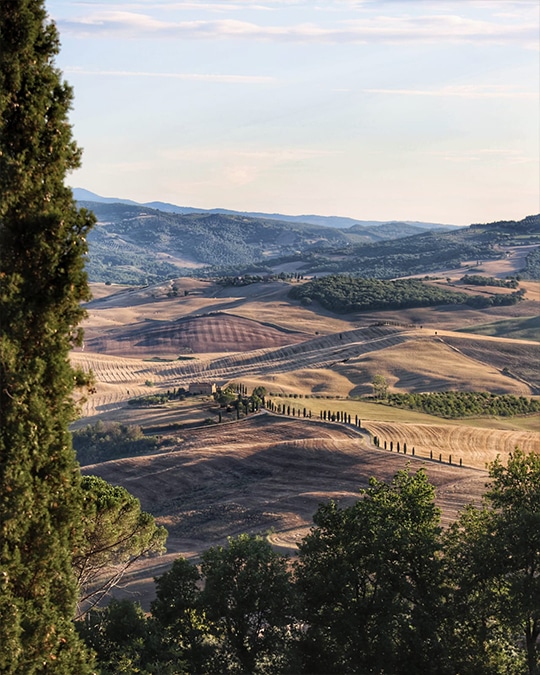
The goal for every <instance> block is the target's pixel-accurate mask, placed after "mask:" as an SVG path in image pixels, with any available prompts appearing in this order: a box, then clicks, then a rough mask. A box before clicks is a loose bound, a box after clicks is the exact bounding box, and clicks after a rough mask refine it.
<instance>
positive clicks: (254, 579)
mask: <svg viewBox="0 0 540 675" xmlns="http://www.w3.org/2000/svg"><path fill="white" fill-rule="evenodd" d="M201 573H202V576H203V579H204V581H205V584H204V590H203V592H202V597H201V601H202V606H203V607H204V610H205V613H206V616H207V618H208V619H209V621H210V622H211V626H212V630H213V632H214V635H215V637H216V639H218V640H219V641H220V643H221V645H222V649H221V655H220V656H221V659H222V660H221V669H220V672H225V671H226V672H228V673H235V672H238V673H254V672H257V671H258V669H259V668H260V667H261V665H262V664H263V663H265V664H266V666H267V668H269V670H268V672H280V670H281V669H282V668H283V667H284V661H285V658H286V654H287V639H288V635H289V633H290V631H289V627H290V624H291V620H292V614H291V612H292V607H291V599H292V593H291V590H292V585H291V580H290V575H289V571H288V569H287V558H286V557H285V556H283V555H280V554H279V553H276V552H275V551H274V550H273V549H272V547H271V546H270V544H269V543H268V542H267V541H266V540H265V539H263V538H262V537H260V536H252V535H247V534H242V535H240V536H239V537H237V538H229V541H228V546H216V547H213V548H210V549H208V550H207V551H205V552H204V553H203V555H202V564H201Z"/></svg>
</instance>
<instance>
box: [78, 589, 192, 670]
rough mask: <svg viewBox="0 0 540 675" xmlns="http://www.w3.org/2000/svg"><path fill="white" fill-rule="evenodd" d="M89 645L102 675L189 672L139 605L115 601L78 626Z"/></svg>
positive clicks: (155, 624)
mask: <svg viewBox="0 0 540 675" xmlns="http://www.w3.org/2000/svg"><path fill="white" fill-rule="evenodd" d="M77 629H78V631H79V633H80V635H81V636H82V637H83V639H84V640H85V642H86V644H87V645H88V646H89V647H90V648H91V649H92V650H93V651H94V652H95V653H96V656H97V662H98V666H99V672H100V675H118V674H119V673H126V674H127V675H133V673H138V675H178V673H184V672H189V671H188V669H187V668H184V667H183V664H182V663H179V662H177V661H176V660H175V658H174V655H173V654H171V653H169V651H168V650H167V646H166V644H165V643H164V641H163V637H162V634H161V630H160V626H159V624H157V623H156V621H154V620H153V619H152V617H147V616H146V615H145V613H144V611H143V609H142V608H141V606H140V605H139V604H138V603H135V602H132V601H131V600H116V599H114V598H113V599H112V600H111V601H110V603H109V604H108V605H107V607H103V608H97V609H93V610H91V611H90V612H88V614H87V615H86V616H85V617H84V619H83V620H82V621H79V622H77Z"/></svg>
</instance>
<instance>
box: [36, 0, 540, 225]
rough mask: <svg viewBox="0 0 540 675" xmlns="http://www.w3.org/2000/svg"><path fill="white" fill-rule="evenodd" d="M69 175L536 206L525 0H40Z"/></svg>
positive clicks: (503, 207)
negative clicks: (54, 40) (70, 154)
mask: <svg viewBox="0 0 540 675" xmlns="http://www.w3.org/2000/svg"><path fill="white" fill-rule="evenodd" d="M46 6H47V9H48V11H49V14H50V16H51V17H52V18H53V19H54V20H55V21H56V23H57V26H58V28H59V31H60V36H61V43H62V50H61V53H60V55H59V56H58V58H57V65H58V66H59V67H60V68H61V69H62V70H63V72H64V75H65V78H66V79H67V80H68V82H69V83H70V84H71V85H72V86H73V87H74V90H75V104H74V109H73V111H72V116H71V119H72V122H73V126H74V135H75V137H76V139H77V141H78V143H79V144H80V145H81V146H82V147H83V149H84V155H83V167H82V168H81V169H80V170H78V171H77V172H76V173H74V174H73V175H72V176H70V183H71V184H72V185H73V186H74V187H84V188H86V189H88V190H92V191H93V192H97V193H98V194H101V195H104V196H115V197H122V198H130V199H134V200H136V201H142V202H144V201H153V200H160V201H168V202H172V203H175V204H179V205H182V206H193V207H200V208H214V207H223V208H230V209H236V210H246V211H263V212H279V213H287V214H307V213H316V214H320V215H340V216H349V217H353V218H358V219H361V220H393V219H405V220H423V221H434V222H443V223H454V224H458V225H467V224H470V223H473V222H488V221H492V220H500V219H520V218H523V217H524V216H526V215H529V214H532V213H538V212H539V211H540V196H539V192H540V187H539V186H540V170H539V155H540V143H539V133H540V114H539V107H540V105H539V91H540V63H539V41H540V38H539V31H540V6H539V3H538V2H537V0H514V1H512V0H448V1H447V0H321V1H318V0H309V1H307V0H253V1H252V0H231V1H230V2H229V1H228V0H225V1H219V0H218V1H214V2H212V1H210V2H204V1H197V0H192V1H190V2H187V1H186V2H183V1H182V0H179V1H173V0H161V1H160V0H157V1H155V2H154V1H152V2H151V1H150V0H140V1H138V2H137V1H135V2H129V1H125V2H114V1H110V2H96V1H93V0H86V1H69V0H66V1H64V0H50V1H49V2H47V4H46Z"/></svg>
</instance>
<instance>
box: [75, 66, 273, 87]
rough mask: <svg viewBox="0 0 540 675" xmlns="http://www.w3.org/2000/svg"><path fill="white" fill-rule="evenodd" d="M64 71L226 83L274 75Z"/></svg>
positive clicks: (262, 81)
mask: <svg viewBox="0 0 540 675" xmlns="http://www.w3.org/2000/svg"><path fill="white" fill-rule="evenodd" d="M64 72H65V73H67V74H72V75H98V76H100V77H102V76H104V77H148V78H158V79H160V78H165V79H177V80H190V81H198V82H217V83H226V84H270V83H273V82H275V81H276V79H275V78H274V77H267V76H263V75H226V74H219V73H156V72H147V71H131V70H86V69H84V68H69V67H68V68H65V69H64Z"/></svg>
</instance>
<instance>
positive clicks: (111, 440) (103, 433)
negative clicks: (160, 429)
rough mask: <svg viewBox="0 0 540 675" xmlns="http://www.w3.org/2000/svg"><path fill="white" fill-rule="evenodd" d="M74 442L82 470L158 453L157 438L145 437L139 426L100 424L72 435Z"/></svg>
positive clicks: (112, 423)
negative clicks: (89, 465) (116, 460)
mask: <svg viewBox="0 0 540 675" xmlns="http://www.w3.org/2000/svg"><path fill="white" fill-rule="evenodd" d="M72 441H73V447H74V449H75V452H76V453H77V459H78V460H79V463H80V464H81V466H87V465H88V464H97V463H99V462H106V461H108V460H110V459H119V458H120V457H133V456H135V455H146V454H149V453H151V452H155V451H156V450H157V448H158V446H159V439H158V438H157V437H156V436H145V434H144V433H143V430H142V429H141V427H140V426H138V425H128V424H121V423H119V422H102V421H99V422H97V423H96V424H94V425H91V424H88V425H87V426H85V427H84V428H82V429H77V430H75V431H73V432H72Z"/></svg>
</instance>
